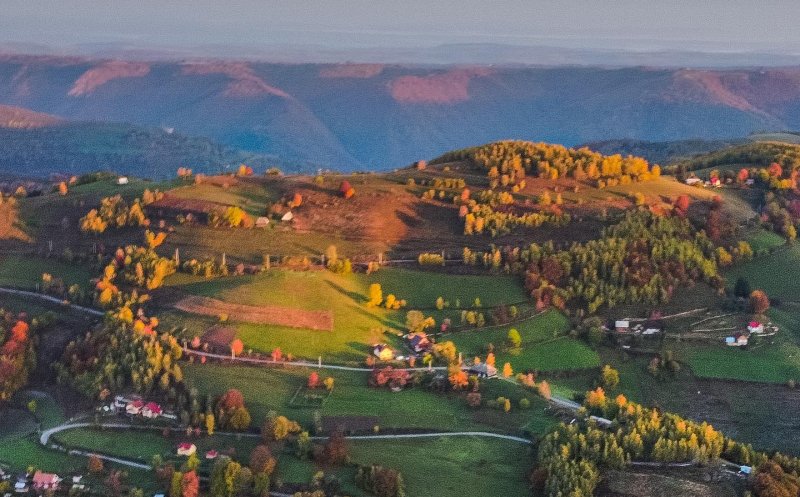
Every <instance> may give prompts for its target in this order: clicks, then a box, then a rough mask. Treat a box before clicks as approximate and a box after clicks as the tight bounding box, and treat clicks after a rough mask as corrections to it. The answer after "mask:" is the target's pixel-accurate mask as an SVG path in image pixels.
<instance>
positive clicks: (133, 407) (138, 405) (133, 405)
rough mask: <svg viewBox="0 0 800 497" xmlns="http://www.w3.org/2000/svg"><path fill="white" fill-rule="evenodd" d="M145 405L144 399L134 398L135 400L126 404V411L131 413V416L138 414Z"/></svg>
mask: <svg viewBox="0 0 800 497" xmlns="http://www.w3.org/2000/svg"><path fill="white" fill-rule="evenodd" d="M143 407H144V401H142V400H138V399H137V400H134V401H133V402H130V403H128V405H127V406H125V412H127V413H128V414H130V415H131V416H138V415H139V414H141V412H142V408H143Z"/></svg>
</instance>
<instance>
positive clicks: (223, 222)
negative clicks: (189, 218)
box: [208, 205, 256, 228]
mask: <svg viewBox="0 0 800 497" xmlns="http://www.w3.org/2000/svg"><path fill="white" fill-rule="evenodd" d="M255 224H256V222H255V220H254V219H253V217H252V216H251V215H249V214H248V213H246V212H245V211H244V209H242V208H241V207H239V206H237V205H231V206H228V207H227V208H226V209H225V210H224V211H223V212H221V213H220V212H217V211H211V212H209V213H208V225H209V226H212V227H214V228H218V227H220V226H225V227H227V228H239V227H241V228H252V227H253V226H255Z"/></svg>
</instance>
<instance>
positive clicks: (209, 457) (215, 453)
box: [206, 449, 219, 460]
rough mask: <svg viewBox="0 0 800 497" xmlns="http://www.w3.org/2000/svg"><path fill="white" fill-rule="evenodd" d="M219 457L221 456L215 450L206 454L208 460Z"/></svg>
mask: <svg viewBox="0 0 800 497" xmlns="http://www.w3.org/2000/svg"><path fill="white" fill-rule="evenodd" d="M218 455H219V452H217V451H216V450H214V449H211V450H209V451H208V452H206V459H209V460H210V459H216V458H217V456H218Z"/></svg>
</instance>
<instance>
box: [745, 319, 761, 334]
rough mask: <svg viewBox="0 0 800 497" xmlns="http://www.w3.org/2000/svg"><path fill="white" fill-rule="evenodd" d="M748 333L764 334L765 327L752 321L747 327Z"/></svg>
mask: <svg viewBox="0 0 800 497" xmlns="http://www.w3.org/2000/svg"><path fill="white" fill-rule="evenodd" d="M747 331H749V332H750V333H764V325H763V324H762V323H759V322H758V321H750V323H748V325H747Z"/></svg>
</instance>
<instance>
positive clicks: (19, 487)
mask: <svg viewBox="0 0 800 497" xmlns="http://www.w3.org/2000/svg"><path fill="white" fill-rule="evenodd" d="M14 492H17V493H18V494H22V493H27V492H28V482H27V481H17V482H16V483H15V484H14Z"/></svg>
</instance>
